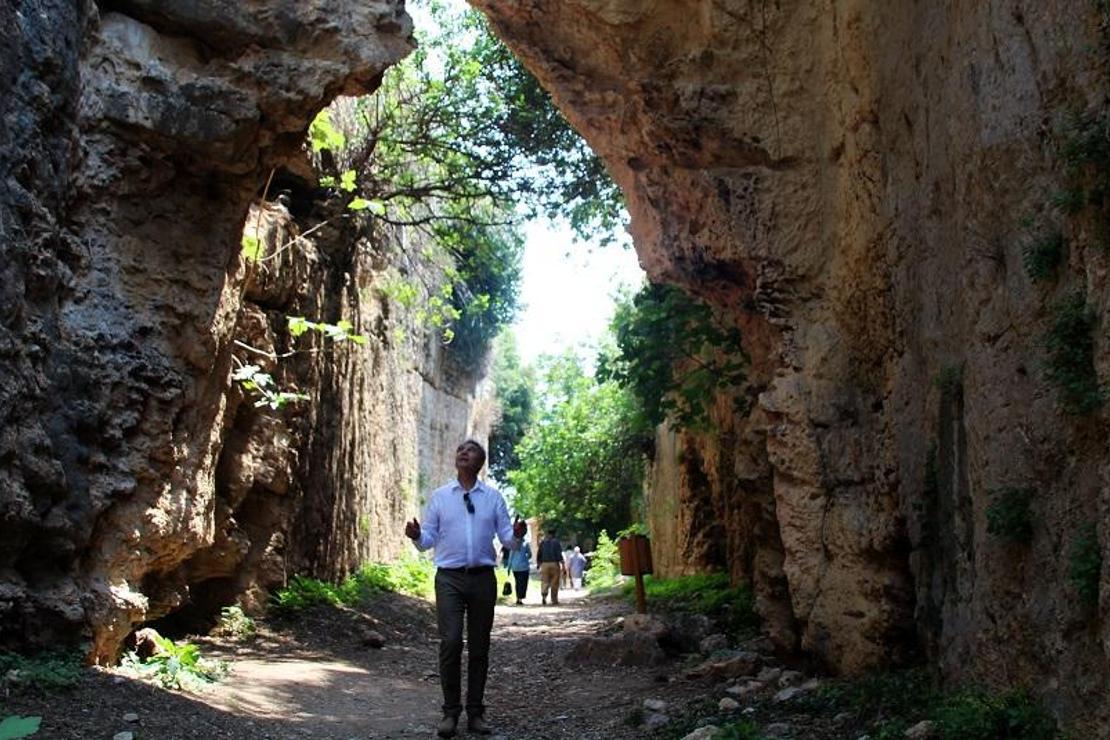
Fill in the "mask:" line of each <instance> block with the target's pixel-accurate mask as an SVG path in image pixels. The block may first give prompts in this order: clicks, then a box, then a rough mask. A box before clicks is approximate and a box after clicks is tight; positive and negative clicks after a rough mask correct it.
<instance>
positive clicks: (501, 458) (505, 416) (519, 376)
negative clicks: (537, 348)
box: [489, 332, 536, 481]
mask: <svg viewBox="0 0 1110 740" xmlns="http://www.w3.org/2000/svg"><path fill="white" fill-rule="evenodd" d="M492 375H493V384H494V387H495V388H496V392H497V403H498V405H499V406H500V407H501V416H500V418H499V419H498V420H497V422H496V423H495V424H494V425H493V428H492V429H491V430H490V435H489V469H490V472H491V473H492V474H493V476H494V477H495V478H497V480H499V481H504V480H507V476H508V473H509V471H511V470H516V469H517V468H519V467H520V456H519V455H518V454H517V451H516V447H517V445H518V444H519V443H520V441H521V439H523V438H524V435H525V433H526V432H527V431H528V428H529V427H530V426H531V424H532V419H533V417H534V416H535V404H536V378H535V373H534V372H533V370H532V368H531V367H525V366H523V365H522V364H521V362H520V354H519V352H517V348H516V341H515V339H514V337H513V335H512V334H511V333H510V332H503V333H502V334H501V335H500V336H498V337H497V340H496V341H495V343H494V349H493V373H492Z"/></svg>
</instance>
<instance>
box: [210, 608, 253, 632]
mask: <svg viewBox="0 0 1110 740" xmlns="http://www.w3.org/2000/svg"><path fill="white" fill-rule="evenodd" d="M213 632H214V633H215V634H217V635H226V636H228V637H249V636H250V635H253V634H254V632H255V625H254V620H253V619H251V618H250V617H248V616H247V615H246V614H244V613H243V608H242V607H241V606H239V605H237V604H235V605H232V606H225V607H224V608H223V609H221V610H220V622H219V624H217V625H216V629H215V630H213Z"/></svg>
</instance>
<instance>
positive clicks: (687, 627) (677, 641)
mask: <svg viewBox="0 0 1110 740" xmlns="http://www.w3.org/2000/svg"><path fill="white" fill-rule="evenodd" d="M711 629H712V623H711V622H710V621H709V617H707V616H705V615H704V614H692V613H689V614H688V613H683V614H676V615H674V616H672V617H670V618H669V620H668V630H667V633H666V634H665V635H664V636H663V637H662V638H661V639H662V640H663V647H665V648H666V649H667V650H670V651H673V652H677V653H696V652H698V651H699V649H700V648H701V641H702V640H704V639H705V638H706V637H708V636H709V633H710V631H711Z"/></svg>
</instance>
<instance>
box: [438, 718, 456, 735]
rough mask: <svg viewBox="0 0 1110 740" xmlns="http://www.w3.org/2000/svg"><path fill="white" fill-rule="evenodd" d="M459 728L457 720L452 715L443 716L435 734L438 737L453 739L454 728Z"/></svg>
mask: <svg viewBox="0 0 1110 740" xmlns="http://www.w3.org/2000/svg"><path fill="white" fill-rule="evenodd" d="M458 726H459V718H458V717H455V716H454V715H450V714H445V715H443V719H441V720H440V721H439V727H437V728H436V734H437V735H439V736H440V737H453V736H454V734H455V728H457V727H458Z"/></svg>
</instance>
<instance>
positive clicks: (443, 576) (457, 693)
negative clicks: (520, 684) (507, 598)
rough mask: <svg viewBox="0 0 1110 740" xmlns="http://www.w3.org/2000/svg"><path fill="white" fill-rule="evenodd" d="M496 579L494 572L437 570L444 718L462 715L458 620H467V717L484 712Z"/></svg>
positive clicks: (460, 622) (437, 617) (460, 623)
mask: <svg viewBox="0 0 1110 740" xmlns="http://www.w3.org/2000/svg"><path fill="white" fill-rule="evenodd" d="M496 601H497V578H496V576H494V574H493V569H490V570H487V571H483V572H479V573H458V572H449V571H445V570H437V571H436V621H437V622H438V624H439V682H440V685H441V686H442V688H443V713H444V714H450V715H452V716H454V717H458V716H459V714H460V713H461V712H462V651H463V617H464V615H465V617H466V646H467V651H468V653H469V660H468V661H467V669H466V714H467V716H468V717H476V716H479V715H481V714H483V713H484V712H485V709H486V707H485V705H484V704H483V703H482V699H483V697H484V696H485V693H486V674H487V673H488V671H489V634H490V630H491V629H493V605H494V603H495V602H496Z"/></svg>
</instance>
